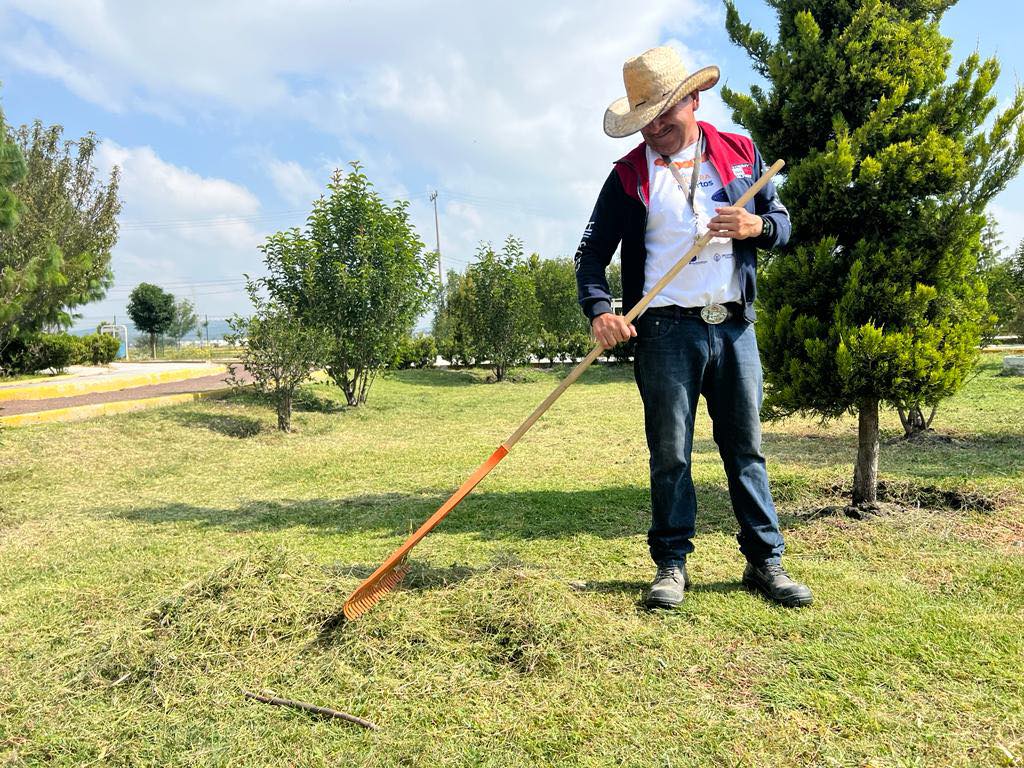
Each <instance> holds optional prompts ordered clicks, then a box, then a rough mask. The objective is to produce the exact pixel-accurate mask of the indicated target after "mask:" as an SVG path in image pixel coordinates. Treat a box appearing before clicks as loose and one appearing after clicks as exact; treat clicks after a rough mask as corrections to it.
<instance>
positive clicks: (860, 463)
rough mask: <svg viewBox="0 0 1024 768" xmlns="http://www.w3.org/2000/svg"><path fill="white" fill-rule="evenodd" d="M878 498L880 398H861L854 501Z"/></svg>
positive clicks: (860, 501) (862, 501)
mask: <svg viewBox="0 0 1024 768" xmlns="http://www.w3.org/2000/svg"><path fill="white" fill-rule="evenodd" d="M877 500H878V400H877V399H866V400H861V402H860V405H859V408H858V424H857V466H856V467H855V468H854V470H853V503H854V505H860V504H873V503H874V502H876V501H877Z"/></svg>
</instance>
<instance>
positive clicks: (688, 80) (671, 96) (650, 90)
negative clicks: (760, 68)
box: [604, 46, 720, 139]
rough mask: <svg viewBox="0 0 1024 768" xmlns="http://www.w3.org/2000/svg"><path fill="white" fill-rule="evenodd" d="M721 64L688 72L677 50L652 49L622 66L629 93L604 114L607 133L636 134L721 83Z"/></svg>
mask: <svg viewBox="0 0 1024 768" xmlns="http://www.w3.org/2000/svg"><path fill="white" fill-rule="evenodd" d="M719 74H720V73H719V70H718V67H715V66H710V67H704V68H703V69H698V70H697V71H696V72H694V73H693V74H692V75H688V74H687V72H686V67H684V66H683V62H682V61H681V60H680V59H679V54H678V53H676V52H675V49H673V48H669V47H668V46H662V47H660V48H651V50H649V51H644V52H643V53H641V54H640V55H639V56H634V57H633V58H632V59H629V60H627V61H626V63H625V64H623V65H622V80H623V82H624V83H625V84H626V95H625V96H624V97H623V98H621V99H617V100H616V101H614V102H613V103H612V105H611V106H610V107H608V110H607V111H606V112H605V113H604V132H605V133H607V134H608V135H609V136H611V137H612V138H614V139H621V138H622V137H623V136H629V135H630V134H631V133H636V132H637V131H639V130H640V129H641V128H643V127H644V126H645V125H647V124H648V123H649V122H651V120H653V119H654V118H656V117H657V116H658V115H660V114H661V113H662V112H664V111H665V110H667V109H669V108H671V107H674V106H675V105H676V104H678V103H679V102H680V101H682V100H683V99H684V98H685V97H686V96H687V95H689V94H691V93H693V92H694V91H706V90H707V89H708V88H710V87H712V86H713V85H714V84H715V83H717V82H718V77H719Z"/></svg>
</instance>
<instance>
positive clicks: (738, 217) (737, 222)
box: [708, 205, 764, 240]
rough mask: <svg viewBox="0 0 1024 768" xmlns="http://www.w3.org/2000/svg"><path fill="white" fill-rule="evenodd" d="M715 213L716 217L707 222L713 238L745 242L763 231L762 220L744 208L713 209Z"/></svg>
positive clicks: (729, 206) (731, 206) (726, 207)
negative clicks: (727, 238) (728, 238)
mask: <svg viewBox="0 0 1024 768" xmlns="http://www.w3.org/2000/svg"><path fill="white" fill-rule="evenodd" d="M715 212H716V213H717V214H718V215H717V216H715V218H713V219H712V220H711V221H710V222H708V229H710V230H711V233H712V234H713V235H714V236H715V237H731V238H732V239H733V240H746V239H747V238H748V237H757V236H758V235H760V234H761V232H762V231H764V220H763V219H762V218H761V217H760V216H757V215H755V214H753V213H750V212H749V211H748V210H747V209H746V208H741V207H739V206H737V205H727V206H725V207H722V208H715Z"/></svg>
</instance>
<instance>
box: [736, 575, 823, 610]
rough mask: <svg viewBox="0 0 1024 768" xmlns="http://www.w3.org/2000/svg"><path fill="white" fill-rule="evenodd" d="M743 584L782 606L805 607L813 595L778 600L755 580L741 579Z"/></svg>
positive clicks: (810, 602) (812, 598)
mask: <svg viewBox="0 0 1024 768" xmlns="http://www.w3.org/2000/svg"><path fill="white" fill-rule="evenodd" d="M743 586H744V587H746V588H747V590H749V591H750V592H753V593H754V594H757V595H760V596H761V597H763V598H764V599H765V600H767V601H768V602H770V603H775V604H776V605H781V606H782V607H783V608H806V607H807V606H808V605H811V604H812V603H813V602H814V595H811V596H810V597H791V598H788V599H786V600H779V599H778V598H775V597H772V595H771V593H770V592H768V591H767V590H766V589H765V588H764V587H762V586H761V585H760V584H759V583H758V582H756V581H749V580H747V579H743Z"/></svg>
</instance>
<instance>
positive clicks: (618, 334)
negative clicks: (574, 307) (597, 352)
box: [590, 312, 636, 349]
mask: <svg viewBox="0 0 1024 768" xmlns="http://www.w3.org/2000/svg"><path fill="white" fill-rule="evenodd" d="M590 328H591V330H592V331H593V332H594V338H595V339H596V340H597V341H598V342H600V344H601V345H602V346H603V347H604V348H605V349H611V348H612V347H614V346H615V345H616V344H618V343H619V342H621V341H629V340H630V339H631V338H633V337H634V336H636V327H635V326H634V325H633V324H632V323H627V322H626V320H625V318H623V317H622V315H616V314H612V313H611V312H605V313H604V314H603V315H598V316H597V317H595V318H594V319H593V320H591V321H590Z"/></svg>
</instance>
